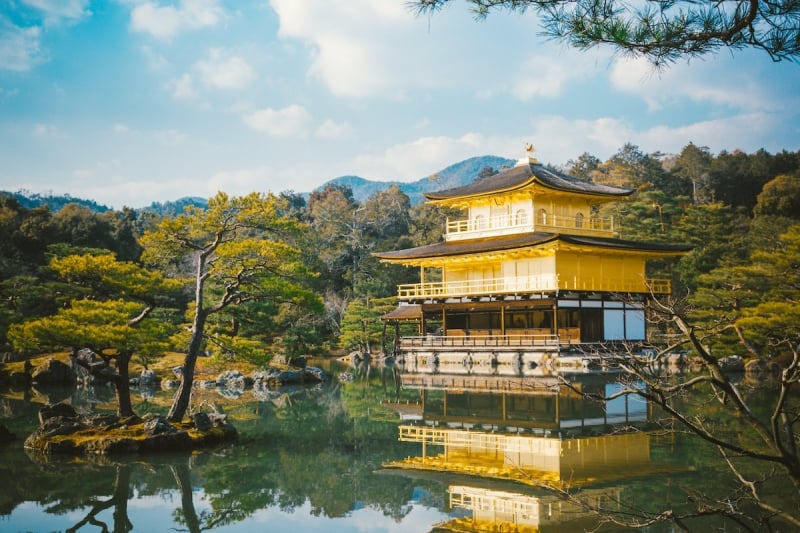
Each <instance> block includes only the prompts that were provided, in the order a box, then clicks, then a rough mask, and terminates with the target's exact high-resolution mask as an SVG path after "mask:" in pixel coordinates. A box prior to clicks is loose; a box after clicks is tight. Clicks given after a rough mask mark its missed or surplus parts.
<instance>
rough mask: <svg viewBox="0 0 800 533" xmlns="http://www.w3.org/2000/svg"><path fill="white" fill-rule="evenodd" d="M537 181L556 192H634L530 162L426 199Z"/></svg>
mask: <svg viewBox="0 0 800 533" xmlns="http://www.w3.org/2000/svg"><path fill="white" fill-rule="evenodd" d="M534 182H537V183H540V184H542V185H544V186H546V187H550V188H553V189H558V190H561V191H569V192H575V193H582V194H598V195H601V196H627V195H629V194H631V193H633V189H623V188H621V187H611V186H610V185H600V184H597V183H592V182H591V181H585V180H582V179H579V178H576V177H574V176H569V175H567V174H563V173H561V172H558V171H556V170H553V169H549V168H546V167H544V166H542V165H540V164H538V163H527V164H521V165H517V166H515V167H513V168H510V169H508V170H504V171H502V172H499V173H497V174H495V175H493V176H489V177H487V178H484V179H481V180H477V181H473V182H472V183H470V184H468V185H463V186H461V187H455V188H453V189H445V190H443V191H436V192H428V193H425V196H426V197H427V198H428V199H429V200H445V199H449V198H458V197H461V196H477V195H482V194H491V193H495V192H499V191H508V190H514V189H519V188H522V187H524V186H526V185H528V184H530V183H534Z"/></svg>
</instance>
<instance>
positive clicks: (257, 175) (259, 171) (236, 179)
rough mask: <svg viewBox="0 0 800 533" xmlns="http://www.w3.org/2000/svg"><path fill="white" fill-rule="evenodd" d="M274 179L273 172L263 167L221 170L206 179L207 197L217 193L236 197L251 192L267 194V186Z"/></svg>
mask: <svg viewBox="0 0 800 533" xmlns="http://www.w3.org/2000/svg"><path fill="white" fill-rule="evenodd" d="M274 178H275V174H274V170H272V169H270V168H268V167H263V166H262V167H256V168H245V169H238V170H222V171H219V172H217V173H215V174H214V175H213V176H211V177H210V178H209V179H208V181H207V182H206V190H207V191H208V195H209V196H213V195H215V194H216V193H217V192H219V191H224V192H226V193H228V194H233V195H237V196H238V195H243V194H248V193H250V192H253V191H258V192H267V190H268V184H270V183H271V182H272V181H273V180H274ZM272 192H274V191H272Z"/></svg>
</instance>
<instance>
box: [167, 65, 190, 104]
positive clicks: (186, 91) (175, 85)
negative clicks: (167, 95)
mask: <svg viewBox="0 0 800 533" xmlns="http://www.w3.org/2000/svg"><path fill="white" fill-rule="evenodd" d="M166 87H167V89H169V91H170V92H171V93H172V97H173V98H175V99H176V100H188V99H190V98H194V97H195V96H197V92H196V91H195V89H194V80H193V79H192V75H191V74H189V73H188V72H187V73H184V74H182V75H181V76H180V77H178V78H173V79H171V80H169V81H168V82H167V84H166Z"/></svg>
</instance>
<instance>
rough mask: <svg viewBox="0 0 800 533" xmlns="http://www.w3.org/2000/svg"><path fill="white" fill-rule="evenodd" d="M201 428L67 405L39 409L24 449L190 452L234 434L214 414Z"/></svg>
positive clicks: (48, 452) (73, 452)
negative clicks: (80, 411)
mask: <svg viewBox="0 0 800 533" xmlns="http://www.w3.org/2000/svg"><path fill="white" fill-rule="evenodd" d="M213 420H214V422H213V423H212V424H211V425H210V427H209V425H203V427H202V428H198V427H196V426H195V423H194V422H185V423H177V424H176V423H170V422H168V421H167V420H166V419H165V418H163V417H160V416H156V415H153V416H147V417H145V418H144V419H140V418H138V417H128V418H120V417H118V416H116V415H108V414H102V415H98V414H94V415H80V414H78V413H75V411H74V410H72V408H71V407H69V406H68V405H66V404H57V405H52V406H47V407H43V408H42V410H41V412H40V422H41V423H40V425H39V427H38V428H37V429H36V431H34V432H33V433H32V434H31V435H30V436H28V438H27V439H26V440H25V447H26V448H30V449H33V450H36V451H38V452H40V453H43V454H45V455H51V454H66V455H87V454H104V455H115V454H132V453H158V452H179V451H191V450H195V449H199V448H207V447H211V446H215V445H218V444H221V443H224V442H229V441H234V440H236V439H237V438H238V433H237V431H236V428H234V427H233V426H231V425H229V424H228V423H227V422H226V421H225V419H224V417H216V418H214V419H213Z"/></svg>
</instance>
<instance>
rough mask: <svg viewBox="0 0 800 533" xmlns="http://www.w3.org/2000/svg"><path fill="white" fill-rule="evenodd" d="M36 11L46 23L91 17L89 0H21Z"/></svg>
mask: <svg viewBox="0 0 800 533" xmlns="http://www.w3.org/2000/svg"><path fill="white" fill-rule="evenodd" d="M22 3H23V4H27V5H29V6H31V7H33V8H35V9H36V10H38V11H39V12H40V13H41V14H42V16H43V18H44V20H45V22H46V23H59V22H62V21H74V20H78V19H82V18H83V17H87V16H89V15H91V11H89V9H88V7H89V0H22Z"/></svg>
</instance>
